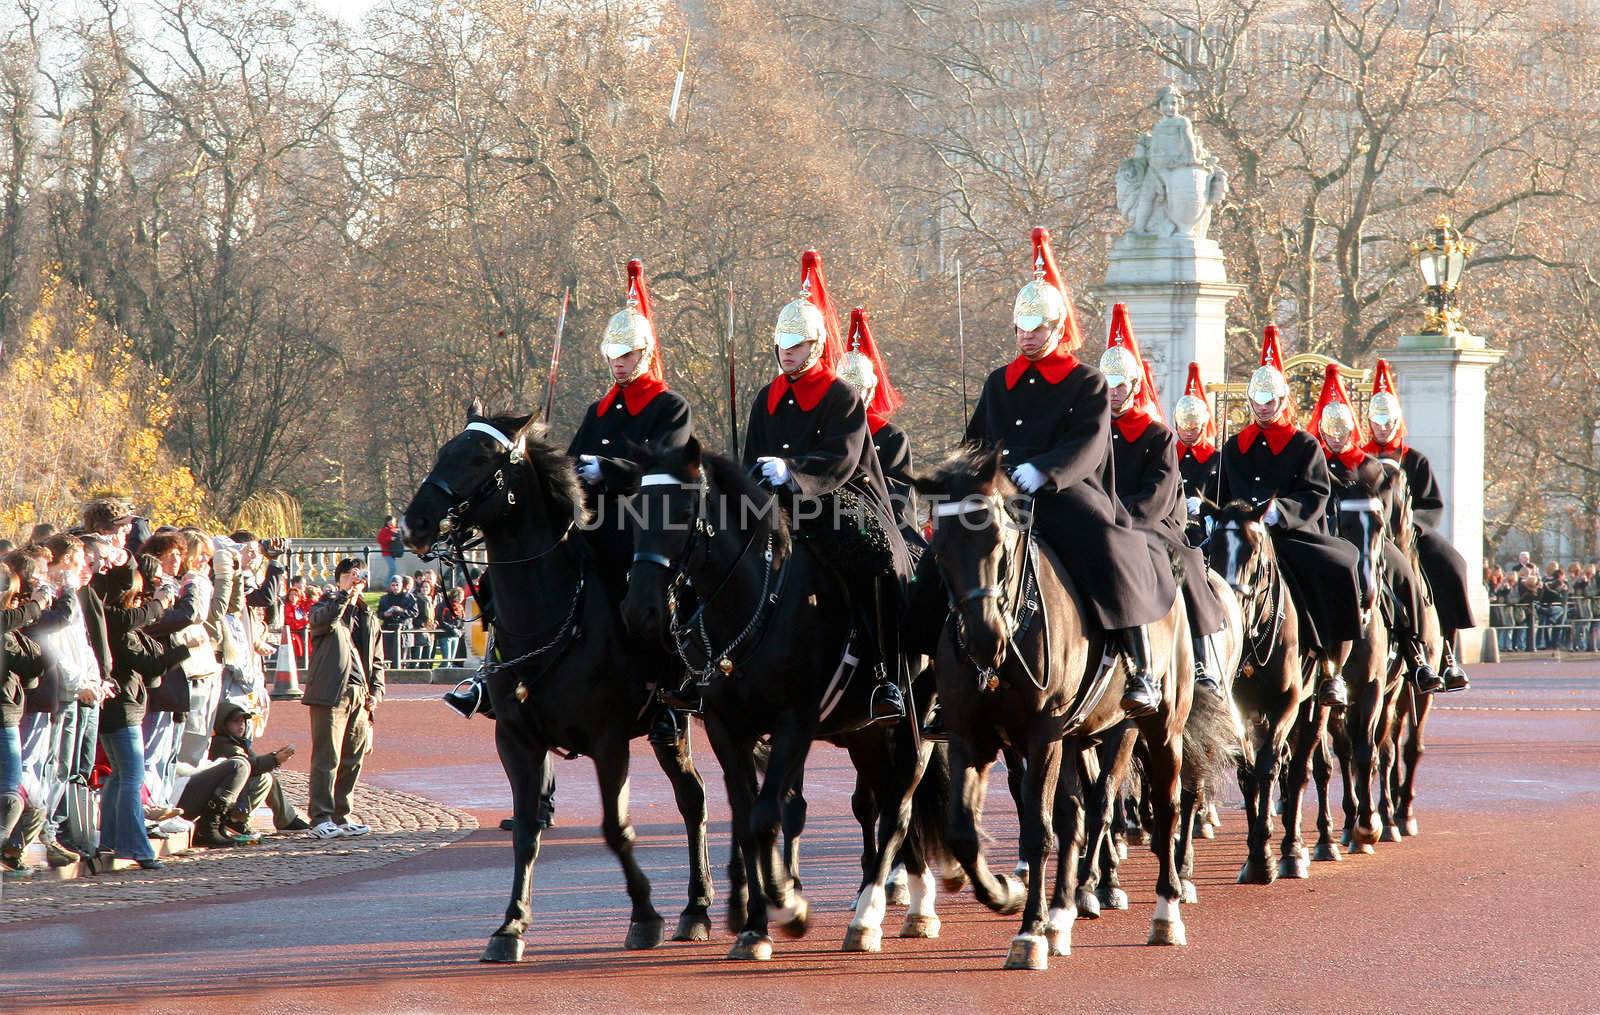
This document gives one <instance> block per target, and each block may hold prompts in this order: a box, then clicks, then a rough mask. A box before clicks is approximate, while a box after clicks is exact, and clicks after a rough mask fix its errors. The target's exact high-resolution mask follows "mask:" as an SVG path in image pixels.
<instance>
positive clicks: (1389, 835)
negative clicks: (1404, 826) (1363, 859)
mask: <svg viewBox="0 0 1600 1015" xmlns="http://www.w3.org/2000/svg"><path fill="white" fill-rule="evenodd" d="M1378 841H1379V842H1404V841H1406V837H1405V836H1404V835H1402V834H1401V833H1400V826H1399V825H1384V826H1383V834H1382V835H1380V836H1378Z"/></svg>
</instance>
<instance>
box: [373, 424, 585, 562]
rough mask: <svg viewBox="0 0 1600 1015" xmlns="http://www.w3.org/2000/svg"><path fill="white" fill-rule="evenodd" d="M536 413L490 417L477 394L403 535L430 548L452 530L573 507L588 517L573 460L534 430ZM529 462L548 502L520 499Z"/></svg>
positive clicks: (415, 500)
mask: <svg viewBox="0 0 1600 1015" xmlns="http://www.w3.org/2000/svg"><path fill="white" fill-rule="evenodd" d="M532 419H533V417H531V416H510V415H505V416H489V415H485V413H484V411H483V407H482V405H481V404H479V402H478V401H477V400H476V399H474V400H473V402H472V405H471V406H469V407H468V409H467V421H466V425H465V426H464V427H463V428H462V431H461V432H460V433H459V434H457V435H456V436H454V437H452V438H450V439H449V440H448V441H446V442H445V443H444V446H443V447H441V448H440V449H439V454H438V456H437V458H435V460H434V463H433V468H432V470H430V471H429V473H428V475H427V478H425V479H424V480H423V481H422V485H421V486H419V487H418V488H417V492H416V493H415V494H414V495H413V496H412V498H411V503H410V504H408V505H406V509H405V511H404V512H403V513H402V514H401V516H400V533H401V536H402V538H404V540H405V543H406V545H407V546H409V547H410V548H411V549H413V550H416V551H418V552H423V551H426V550H427V549H429V548H430V547H431V546H433V544H434V543H435V542H437V541H438V540H439V539H440V538H441V537H443V536H445V535H448V534H449V533H450V532H452V531H456V530H465V529H472V528H476V529H480V530H484V531H488V530H489V529H490V528H492V527H493V526H494V525H495V523H497V522H499V521H502V520H504V519H506V518H508V517H510V516H511V515H512V514H513V512H516V513H518V514H519V516H521V517H531V516H539V517H542V516H543V515H544V514H545V513H547V512H552V513H560V514H565V513H567V512H569V511H570V512H571V514H572V516H573V517H574V518H575V519H577V520H580V521H581V520H582V519H581V515H582V513H583V497H582V494H581V492H580V491H579V488H578V482H577V477H576V475H575V474H574V473H573V470H572V468H571V465H570V463H568V462H567V461H566V458H565V456H564V455H562V454H561V453H560V451H559V449H556V448H555V447H554V446H552V445H550V444H547V443H546V442H544V441H542V440H541V439H540V438H539V437H538V436H537V435H535V434H534V433H533V427H532ZM525 465H526V466H528V467H529V468H531V469H532V471H533V472H534V473H535V474H536V476H535V479H536V482H537V484H538V486H539V487H540V488H541V489H542V490H543V492H544V493H545V495H546V499H547V500H548V501H549V503H543V502H541V501H540V500H539V499H537V498H527V499H526V500H519V495H518V493H517V489H516V487H517V485H518V484H517V483H516V481H515V480H516V478H517V470H519V469H521V468H522V467H524V466H525Z"/></svg>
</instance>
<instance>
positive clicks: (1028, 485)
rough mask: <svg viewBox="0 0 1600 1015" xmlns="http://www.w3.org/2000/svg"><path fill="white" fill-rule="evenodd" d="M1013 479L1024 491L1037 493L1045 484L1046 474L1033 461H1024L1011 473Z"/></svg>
mask: <svg viewBox="0 0 1600 1015" xmlns="http://www.w3.org/2000/svg"><path fill="white" fill-rule="evenodd" d="M1011 481H1012V482H1013V483H1015V484H1017V486H1018V487H1019V488H1020V489H1021V490H1022V492H1023V493H1037V492H1038V491H1039V490H1040V489H1041V488H1042V487H1043V486H1044V484H1045V476H1044V473H1042V472H1040V471H1039V470H1038V469H1037V468H1035V467H1034V466H1033V464H1032V463H1030V462H1023V463H1022V464H1021V465H1019V466H1017V467H1016V470H1015V471H1013V472H1012V473H1011Z"/></svg>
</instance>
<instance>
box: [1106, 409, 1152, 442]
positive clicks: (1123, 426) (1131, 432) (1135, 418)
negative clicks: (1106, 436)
mask: <svg viewBox="0 0 1600 1015" xmlns="http://www.w3.org/2000/svg"><path fill="white" fill-rule="evenodd" d="M1155 421H1156V420H1155V417H1154V416H1153V415H1151V413H1150V409H1149V407H1148V406H1143V405H1141V406H1139V407H1137V408H1133V409H1129V410H1128V411H1127V412H1125V413H1123V414H1122V415H1120V416H1114V417H1112V420H1111V422H1112V424H1113V425H1114V426H1115V427H1116V428H1117V431H1118V432H1119V433H1121V434H1122V439H1123V440H1125V441H1127V442H1128V443H1129V444H1132V443H1133V442H1134V441H1137V440H1138V439H1139V438H1140V437H1143V436H1144V432H1145V431H1146V430H1148V429H1150V424H1151V423H1154V422H1155Z"/></svg>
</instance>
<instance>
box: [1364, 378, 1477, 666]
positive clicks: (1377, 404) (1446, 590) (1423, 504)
mask: <svg viewBox="0 0 1600 1015" xmlns="http://www.w3.org/2000/svg"><path fill="white" fill-rule="evenodd" d="M1367 423H1368V425H1369V426H1370V427H1371V429H1372V439H1371V440H1370V441H1368V442H1367V445H1366V451H1367V453H1368V454H1370V455H1375V456H1376V457H1378V458H1380V459H1382V460H1384V461H1388V462H1393V463H1396V464H1397V465H1399V467H1400V468H1401V469H1403V470H1405V474H1406V478H1407V479H1408V480H1409V481H1410V486H1411V511H1412V517H1413V520H1414V521H1415V523H1416V535H1417V560H1418V562H1419V563H1420V564H1421V565H1422V574H1423V577H1424V578H1426V579H1427V582H1428V587H1429V590H1430V591H1431V592H1432V593H1433V605H1434V609H1435V610H1436V611H1437V612H1438V615H1439V627H1440V629H1441V631H1442V633H1443V635H1444V673H1443V677H1444V690H1445V691H1446V692H1450V691H1464V690H1466V689H1467V687H1468V686H1469V685H1468V681H1467V674H1466V671H1465V670H1463V669H1462V668H1461V664H1460V663H1458V662H1457V661H1456V656H1455V636H1456V632H1457V631H1464V630H1467V629H1469V628H1471V627H1475V626H1476V625H1477V621H1476V620H1475V619H1474V618H1473V616H1472V599H1471V596H1470V593H1469V591H1468V590H1469V589H1471V587H1472V585H1471V581H1472V576H1471V575H1469V574H1467V562H1466V560H1465V559H1464V558H1463V557H1462V556H1461V554H1459V553H1457V552H1456V548H1455V547H1453V546H1451V545H1450V541H1449V540H1448V539H1445V538H1444V536H1442V535H1440V534H1439V530H1438V524H1439V520H1440V519H1441V518H1442V517H1443V516H1444V497H1443V496H1442V495H1441V493H1440V492H1439V481H1438V480H1437V479H1436V478H1434V475H1433V466H1431V465H1429V464H1428V459H1427V456H1426V455H1424V454H1423V453H1422V452H1420V451H1418V450H1417V449H1416V448H1414V447H1412V446H1411V445H1410V444H1408V443H1407V442H1406V420H1405V414H1404V413H1403V412H1402V411H1401V407H1400V396H1399V395H1398V394H1396V393H1395V390H1394V372H1393V371H1392V370H1391V369H1390V368H1389V364H1388V362H1387V361H1386V360H1381V359H1380V360H1379V361H1378V365H1377V367H1376V368H1375V369H1374V370H1373V372H1372V400H1371V401H1369V402H1368V403H1367Z"/></svg>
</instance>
